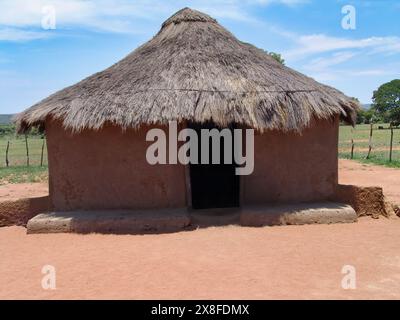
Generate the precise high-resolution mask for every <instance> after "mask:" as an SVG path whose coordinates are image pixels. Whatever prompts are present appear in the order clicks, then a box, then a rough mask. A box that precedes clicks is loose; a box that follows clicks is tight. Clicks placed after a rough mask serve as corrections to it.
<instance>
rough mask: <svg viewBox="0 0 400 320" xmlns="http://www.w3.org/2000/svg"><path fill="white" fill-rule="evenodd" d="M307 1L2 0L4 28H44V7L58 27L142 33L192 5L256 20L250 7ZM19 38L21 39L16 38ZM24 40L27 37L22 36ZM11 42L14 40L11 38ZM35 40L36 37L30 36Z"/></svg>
mask: <svg viewBox="0 0 400 320" xmlns="http://www.w3.org/2000/svg"><path fill="white" fill-rule="evenodd" d="M306 2H308V1H307V0H218V1H212V0H192V1H190V2H188V1H184V0H171V1H164V0H152V1H149V0H134V1H133V0H29V1H26V0H0V28H2V29H5V28H12V29H14V30H17V29H19V30H20V32H22V31H21V29H29V28H40V27H41V21H42V18H43V12H42V10H43V8H44V7H45V6H49V5H51V6H54V8H55V10H56V22H57V28H69V27H80V28H88V29H93V30H99V31H107V32H118V33H134V32H142V31H143V29H145V28H146V26H147V24H148V23H151V22H156V21H157V22H159V21H160V18H165V19H166V18H167V17H168V16H170V15H171V14H172V13H173V12H175V11H177V10H179V9H181V8H183V7H185V6H188V5H189V6H190V7H192V8H194V9H199V10H203V11H205V12H207V13H210V14H212V15H213V16H215V17H216V18H223V19H230V20H237V21H254V20H255V19H254V17H252V16H251V14H250V13H249V8H251V7H254V6H267V5H270V4H273V3H275V4H282V5H286V6H293V5H299V4H303V3H306ZM16 38H18V37H16ZM20 38H23V37H22V36H21V37H20ZM9 39H11V37H9ZM26 39H27V40H28V39H34V36H33V35H31V38H30V37H29V35H27V36H26Z"/></svg>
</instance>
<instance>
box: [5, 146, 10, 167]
mask: <svg viewBox="0 0 400 320" xmlns="http://www.w3.org/2000/svg"><path fill="white" fill-rule="evenodd" d="M8 150H10V141H7V149H6V166H7V167H8V165H9V162H8Z"/></svg>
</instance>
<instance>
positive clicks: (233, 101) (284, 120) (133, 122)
mask: <svg viewBox="0 0 400 320" xmlns="http://www.w3.org/2000/svg"><path fill="white" fill-rule="evenodd" d="M357 108H358V104H357V103H356V102H355V101H354V100H352V99H350V98H349V97H347V96H345V95H344V94H343V93H341V92H340V91H338V90H336V89H334V88H331V87H328V86H325V85H322V84H320V83H318V82H316V81H315V80H313V79H311V78H309V77H307V76H305V75H303V74H301V73H299V72H296V71H294V70H292V69H290V68H288V67H285V66H283V65H281V64H280V63H279V62H277V61H275V60H274V59H273V58H272V57H271V56H270V55H268V54H267V53H266V52H265V51H263V50H261V49H258V48H256V47H254V46H252V45H249V44H247V43H243V42H241V41H239V40H238V39H236V38H235V36H233V35H232V34H231V33H230V32H229V31H227V30H226V29H225V28H223V27H222V26H221V25H219V24H218V23H217V21H216V20H215V19H213V18H211V17H210V16H208V15H206V14H204V13H201V12H198V11H195V10H191V9H188V8H185V9H183V10H181V11H179V12H177V13H176V14H174V15H173V16H172V17H171V18H169V19H168V20H167V21H166V22H164V24H163V25H162V28H161V30H160V31H159V32H158V34H157V35H156V36H155V37H154V38H153V39H151V40H150V41H149V42H147V43H145V44H144V45H142V46H141V47H139V48H138V49H136V50H135V51H134V52H132V53H131V54H130V55H128V56H127V57H126V58H124V59H123V60H121V61H120V62H118V63H116V64H115V65H113V66H111V67H110V68H108V69H106V70H104V71H102V72H99V73H96V74H94V75H92V76H90V77H88V78H86V79H84V80H83V81H81V82H79V83H77V84H75V85H73V86H71V87H68V88H65V89H63V90H61V91H59V92H57V93H55V94H53V95H51V96H50V97H48V98H46V99H44V100H43V101H41V102H39V103H38V104H36V105H34V106H33V107H31V108H29V109H27V110H26V111H24V112H22V113H21V114H19V115H18V116H17V118H16V122H17V125H18V128H19V131H20V132H24V131H25V130H27V129H28V128H30V127H31V126H40V125H43V123H44V121H45V119H46V118H47V117H52V118H53V119H59V120H61V121H62V122H63V124H64V126H65V127H66V128H70V129H72V130H73V131H80V130H82V129H85V128H91V129H99V128H101V127H102V126H103V125H104V124H105V123H113V124H116V125H119V126H121V127H123V128H128V127H138V126H140V125H141V124H154V123H167V122H168V121H170V120H178V121H184V120H191V121H196V122H203V121H206V120H213V121H214V122H215V123H216V124H218V125H221V126H225V125H227V124H229V123H231V122H235V123H241V124H245V125H248V126H250V127H253V128H255V129H259V130H265V129H279V130H284V131H289V130H296V131H300V130H301V129H303V128H305V127H307V126H308V124H309V123H310V121H311V119H312V118H320V119H327V118H331V117H333V116H334V115H341V117H342V119H344V120H347V121H348V122H350V123H354V118H355V111H356V109H357Z"/></svg>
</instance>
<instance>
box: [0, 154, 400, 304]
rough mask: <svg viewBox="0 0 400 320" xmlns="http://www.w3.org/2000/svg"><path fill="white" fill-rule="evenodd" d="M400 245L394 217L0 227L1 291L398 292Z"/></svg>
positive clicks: (189, 294)
mask: <svg viewBox="0 0 400 320" xmlns="http://www.w3.org/2000/svg"><path fill="white" fill-rule="evenodd" d="M399 179H400V170H395V169H388V168H383V167H376V166H373V167H371V166H365V165H361V164H359V163H356V162H351V161H340V182H341V183H345V184H360V185H381V186H383V187H384V191H385V193H386V194H387V195H388V196H389V198H390V200H392V201H397V200H399V195H400V190H399V185H398V184H396V181H400V180H399ZM3 187H4V186H2V187H0V200H2V199H5V198H6V197H7V196H4V195H5V194H7V191H4V190H1V189H2V188H3ZM19 188H20V187H17V189H19ZM1 192H4V193H1ZM22 193H23V192H22ZM14 194H15V193H14ZM1 195H3V197H1ZM24 195H25V194H24ZM25 196H26V195H25ZM399 243H400V219H395V220H388V219H385V218H381V219H379V220H373V219H371V218H362V219H360V221H359V222H358V223H353V224H336V225H309V226H285V227H265V228H245V227H236V226H231V227H221V228H209V229H200V230H196V231H191V232H180V233H173V234H162V235H145V236H116V235H74V234H51V235H26V230H25V229H24V228H22V227H5V228H0V257H1V259H0V298H2V299H21V298H27V299H33V298H37V299H90V298H94V299H108V298H109V299H117V298H120V299H194V298H197V299H282V298H288V299H333V298H338V299H354V298H366V299H400V250H399ZM44 265H53V266H54V267H55V268H56V272H57V278H56V281H57V282H56V285H57V289H56V290H44V289H42V287H41V280H42V277H43V275H42V274H41V269H42V267H43V266H44ZM344 265H352V266H354V267H355V268H356V272H357V273H356V275H357V278H356V279H357V288H356V289H355V290H344V289H342V287H341V281H342V278H343V276H344V275H343V274H342V273H341V269H342V267H343V266H344Z"/></svg>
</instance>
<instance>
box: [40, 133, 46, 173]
mask: <svg viewBox="0 0 400 320" xmlns="http://www.w3.org/2000/svg"><path fill="white" fill-rule="evenodd" d="M45 141H46V140H45V139H43V144H42V154H41V155H40V166H41V167H43V152H44V142H45Z"/></svg>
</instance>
